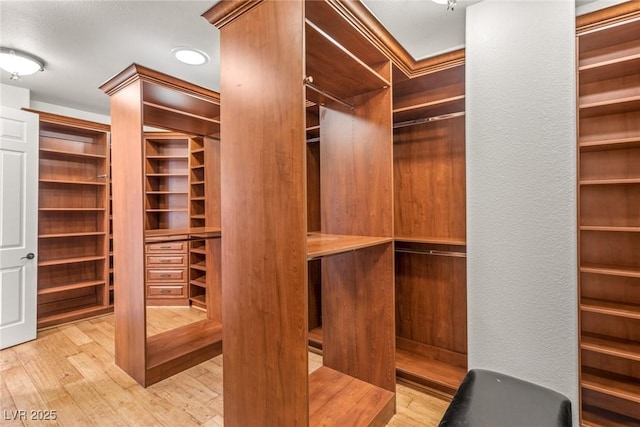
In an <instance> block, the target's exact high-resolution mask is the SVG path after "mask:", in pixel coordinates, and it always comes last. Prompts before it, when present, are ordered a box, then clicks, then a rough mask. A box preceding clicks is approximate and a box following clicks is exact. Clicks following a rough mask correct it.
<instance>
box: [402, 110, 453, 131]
mask: <svg viewBox="0 0 640 427" xmlns="http://www.w3.org/2000/svg"><path fill="white" fill-rule="evenodd" d="M461 116H464V111H458V112H456V113H447V114H441V115H439V116H432V117H425V118H422V119H415V120H408V121H406V122H400V123H395V124H394V125H393V128H394V129H398V128H403V127H407V126H415V125H421V124H423V123H429V122H437V121H438V120H447V119H453V118H455V117H461Z"/></svg>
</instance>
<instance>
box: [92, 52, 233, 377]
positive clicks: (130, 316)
mask: <svg viewBox="0 0 640 427" xmlns="http://www.w3.org/2000/svg"><path fill="white" fill-rule="evenodd" d="M101 89H102V90H103V91H104V92H105V93H107V94H108V95H109V96H110V102H111V119H112V125H111V130H112V147H111V150H112V158H113V161H112V170H113V180H112V185H113V195H112V205H113V267H114V277H115V278H116V281H115V283H114V285H115V290H114V291H115V294H116V295H117V298H116V301H115V330H116V336H115V360H116V364H117V365H118V366H119V367H120V368H121V369H123V370H124V371H125V372H127V374H129V375H130V376H131V377H132V378H134V379H135V380H136V381H137V382H138V383H140V384H141V385H143V386H145V387H146V386H149V385H151V384H153V383H155V382H158V381H160V380H162V379H164V378H167V377H169V376H171V375H173V374H175V373H177V372H180V371H182V370H184V369H187V368H189V367H191V366H194V365H196V364H198V363H200V362H202V361H204V360H207V359H209V358H211V357H214V356H216V355H219V354H220V353H221V351H222V324H221V318H222V315H221V306H220V304H221V295H222V293H221V284H220V239H219V237H220V228H219V227H216V225H218V224H219V223H220V220H219V217H218V218H215V217H211V218H210V215H215V213H216V212H218V215H219V208H216V207H215V206H214V205H216V204H218V203H219V194H220V193H219V191H220V190H219V188H218V189H216V188H215V185H216V181H212V185H207V186H206V187H205V189H204V194H203V196H202V197H205V198H206V200H211V205H212V206H211V207H209V208H207V210H205V212H204V215H205V221H206V226H196V227H192V226H191V224H192V223H191V218H190V211H189V206H190V201H189V195H190V194H191V192H192V191H193V189H192V188H191V186H190V185H189V176H190V174H191V170H190V168H189V161H190V156H191V154H190V149H191V148H192V145H191V140H190V139H193V138H196V139H197V138H204V139H205V140H209V139H210V138H213V137H217V136H218V135H219V132H220V120H219V117H220V97H219V95H218V94H217V93H215V92H212V91H210V90H207V89H204V88H202V87H199V86H196V85H193V84H190V83H187V82H184V81H182V80H179V79H176V78H173V77H171V76H168V75H166V74H162V73H159V72H157V71H154V70H150V69H148V68H145V67H142V66H139V65H137V64H133V65H131V66H130V67H128V68H126V69H125V70H123V71H122V72H121V73H119V74H118V75H116V76H114V77H113V78H112V79H110V80H109V81H108V82H106V83H104V84H103V85H102V86H101ZM145 126H152V127H154V128H160V129H166V130H168V131H170V132H176V133H162V134H149V133H147V134H145V132H144V129H145ZM186 135H188V136H186ZM207 166H208V165H207ZM218 173H219V170H212V171H211V174H214V175H215V174H218ZM195 241H205V242H206V244H205V245H204V255H205V256H206V260H207V262H206V269H207V270H206V273H207V274H206V280H205V290H206V299H205V304H204V306H205V307H206V311H207V317H206V319H205V320H202V321H199V322H195V323H192V324H189V325H186V326H183V327H180V328H176V329H173V330H170V331H167V332H163V333H160V334H157V335H153V336H148V334H147V325H146V307H147V305H148V302H149V301H150V300H155V301H156V302H157V301H158V300H161V299H163V298H172V297H174V296H175V297H178V296H179V297H180V299H181V300H183V301H185V302H186V303H187V304H188V301H189V299H188V288H187V283H188V280H187V277H188V270H189V267H188V265H189V262H190V245H191V244H193V242H195ZM156 251H157V253H158V254H159V255H158V256H157V257H156V255H154V253H156ZM166 251H171V252H166ZM174 251H175V252H174ZM153 257H156V258H153ZM150 258H153V259H150ZM154 260H155V261H158V262H159V263H160V264H164V262H163V261H162V260H166V261H167V263H168V264H172V265H175V267H176V268H175V269H173V270H172V271H165V272H159V273H158V272H150V271H149V268H147V267H148V266H149V265H150V264H149V263H153V262H155V261H154ZM165 275H166V276H165ZM150 279H151V280H150ZM173 280H179V285H177V283H178V282H176V284H174V283H173V282H172V283H169V282H167V281H173ZM151 282H153V283H152V284H151V285H150V284H149V283H151ZM178 294H179V295H178Z"/></svg>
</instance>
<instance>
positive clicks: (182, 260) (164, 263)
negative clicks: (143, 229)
mask: <svg viewBox="0 0 640 427" xmlns="http://www.w3.org/2000/svg"><path fill="white" fill-rule="evenodd" d="M145 262H146V274H145V275H146V284H145V286H146V291H147V305H152V306H153V305H189V294H188V287H187V283H188V281H189V277H188V271H189V269H188V267H189V252H188V244H187V242H162V243H150V244H147V245H146V253H145Z"/></svg>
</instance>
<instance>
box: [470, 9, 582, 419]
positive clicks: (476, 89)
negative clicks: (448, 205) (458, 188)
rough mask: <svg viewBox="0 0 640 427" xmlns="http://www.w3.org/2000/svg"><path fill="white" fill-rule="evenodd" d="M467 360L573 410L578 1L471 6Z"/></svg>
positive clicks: (575, 384) (575, 394)
mask: <svg viewBox="0 0 640 427" xmlns="http://www.w3.org/2000/svg"><path fill="white" fill-rule="evenodd" d="M466 22H467V24H466V25H467V26H466V95H467V98H466V99H467V104H466V111H467V115H466V135H467V136H466V138H467V141H466V143H467V230H468V231H467V233H468V234H467V241H468V248H467V250H468V259H467V263H468V264H467V265H468V267H467V268H468V285H467V288H468V319H469V320H468V322H469V331H468V340H469V368H485V369H491V370H496V371H500V372H503V373H505V374H508V375H513V376H516V377H519V378H522V379H525V380H528V381H531V382H534V383H537V384H540V385H543V386H545V387H549V388H551V389H553V390H556V391H558V392H560V393H563V394H564V395H566V396H567V397H569V398H570V399H571V401H572V409H573V414H574V425H578V424H577V420H578V419H577V410H578V348H577V340H578V325H577V273H576V269H577V261H576V235H577V231H576V152H575V144H576V142H575V141H576V130H575V121H576V112H575V96H576V95H575V10H574V2H573V1H571V0H569V1H567V0H564V1H559V0H558V1H540V0H538V1H535V0H532V1H498V0H486V1H484V2H482V3H479V4H476V5H473V6H470V7H469V8H468V9H467V20H466Z"/></svg>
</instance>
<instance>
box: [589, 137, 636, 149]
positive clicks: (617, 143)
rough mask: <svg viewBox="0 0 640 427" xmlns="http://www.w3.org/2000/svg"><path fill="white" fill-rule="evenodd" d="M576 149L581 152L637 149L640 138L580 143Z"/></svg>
mask: <svg viewBox="0 0 640 427" xmlns="http://www.w3.org/2000/svg"><path fill="white" fill-rule="evenodd" d="M578 147H579V148H580V150H581V151H583V152H587V151H605V150H624V149H629V148H638V147H640V137H631V138H615V139H606V140H597V141H582V142H580V143H579V144H578Z"/></svg>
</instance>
